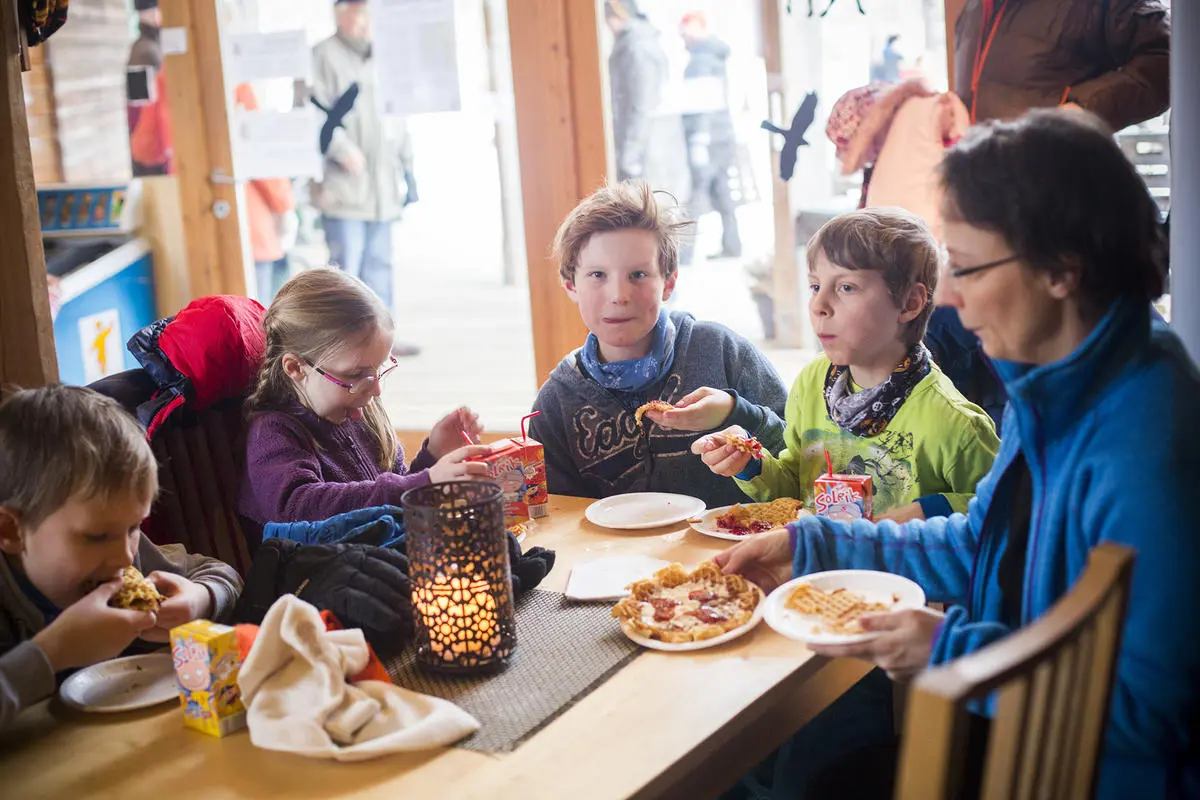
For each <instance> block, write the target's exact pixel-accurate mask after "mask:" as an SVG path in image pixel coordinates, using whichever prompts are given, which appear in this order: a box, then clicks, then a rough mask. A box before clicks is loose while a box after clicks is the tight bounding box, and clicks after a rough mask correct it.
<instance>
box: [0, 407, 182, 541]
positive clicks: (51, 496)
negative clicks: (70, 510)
mask: <svg viewBox="0 0 1200 800" xmlns="http://www.w3.org/2000/svg"><path fill="white" fill-rule="evenodd" d="M133 492H136V493H137V496H138V497H141V498H146V499H153V497H154V496H155V495H156V494H158V465H157V464H156V463H155V460H154V453H153V452H152V451H151V450H150V445H149V444H147V443H146V434H145V431H143V430H142V429H141V428H140V427H139V426H138V424H137V422H136V421H135V420H134V419H133V417H132V416H131V415H130V414H129V413H128V412H126V411H125V409H123V408H121V406H120V405H119V404H118V403H117V402H116V401H115V400H113V399H112V398H109V397H105V396H104V395H102V394H98V393H97V392H94V391H92V390H91V389H85V388H84V387H82V386H63V385H61V384H51V385H50V386H43V387H42V388H40V389H26V390H24V391H18V392H16V393H14V394H12V395H11V396H10V397H9V398H8V399H7V400H5V401H4V403H3V404H0V506H3V507H5V508H7V509H9V510H10V511H12V512H14V513H15V514H17V515H18V517H19V519H20V522H21V525H22V526H24V527H27V528H30V529H32V528H36V527H38V526H39V525H41V524H42V523H43V522H44V521H45V520H46V518H47V517H49V516H50V515H51V514H53V513H54V512H56V511H58V510H59V509H60V508H62V507H63V506H64V505H66V504H67V502H68V501H69V500H71V499H72V498H74V497H78V498H81V499H84V500H89V499H91V498H93V497H99V498H101V499H102V500H106V501H107V500H109V499H111V498H116V497H121V496H123V495H126V494H128V493H133Z"/></svg>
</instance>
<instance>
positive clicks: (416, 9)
mask: <svg viewBox="0 0 1200 800" xmlns="http://www.w3.org/2000/svg"><path fill="white" fill-rule="evenodd" d="M370 10H371V31H372V34H371V40H372V50H373V52H374V54H375V59H374V60H375V76H376V81H377V83H378V86H379V89H378V92H379V98H380V100H379V102H380V111H382V112H383V113H384V115H393V114H395V115H400V116H407V115H409V114H427V113H431V112H436V111H458V110H460V108H461V98H460V96H459V91H458V60H457V52H456V50H455V46H456V45H455V38H454V0H370Z"/></svg>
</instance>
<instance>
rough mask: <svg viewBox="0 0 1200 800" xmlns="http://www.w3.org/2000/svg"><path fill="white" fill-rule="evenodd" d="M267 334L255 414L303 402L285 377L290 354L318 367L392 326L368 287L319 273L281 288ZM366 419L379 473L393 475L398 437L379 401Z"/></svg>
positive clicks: (252, 403)
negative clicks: (285, 359) (380, 471)
mask: <svg viewBox="0 0 1200 800" xmlns="http://www.w3.org/2000/svg"><path fill="white" fill-rule="evenodd" d="M263 328H264V329H265V330H266V334H267V348H266V352H265V353H264V355H263V363H262V367H261V368H260V369H259V372H258V384H257V386H256V387H255V389H254V393H253V394H251V395H250V398H249V400H247V407H248V408H249V409H250V410H251V411H252V412H254V411H274V410H278V409H281V408H284V407H286V406H288V405H290V404H291V402H292V401H293V400H296V399H299V400H300V402H304V398H303V397H302V396H301V395H300V393H299V391H298V390H297V389H296V386H295V385H294V384H293V383H292V380H291V378H289V377H288V376H287V374H286V373H285V372H284V371H283V357H284V356H285V355H287V354H288V353H291V354H292V355H294V356H297V357H298V358H305V359H308V360H309V361H311V362H312V363H314V364H320V363H322V362H323V361H326V360H328V359H329V357H330V356H332V355H334V354H336V353H337V352H338V351H339V350H341V349H342V348H343V347H346V346H348V345H355V344H358V343H360V342H362V341H364V340H365V339H367V338H368V337H370V336H371V335H372V334H374V333H375V332H376V331H387V332H388V333H391V331H392V330H393V328H394V325H393V322H392V315H391V313H389V312H388V310H387V307H386V306H384V304H383V302H382V301H380V299H379V298H378V297H377V296H376V295H375V293H374V292H372V291H371V290H370V289H369V288H367V285H366V284H365V283H363V282H362V281H360V280H359V279H358V278H355V277H353V276H350V275H347V274H346V273H344V272H342V271H341V270H337V269H327V268H321V269H311V270H307V271H305V272H301V273H300V274H299V275H297V276H295V277H294V278H292V279H291V280H289V281H288V282H287V283H285V284H284V285H283V286H282V287H280V289H279V293H278V294H276V295H275V299H274V300H273V301H272V302H271V306H270V308H268V309H267V315H266V317H265V318H264V319H263ZM363 415H364V420H365V422H366V424H367V428H368V429H369V430H370V431H371V433H372V434H373V435H374V437H375V441H376V443H377V444H378V445H379V448H378V449H379V452H378V454H377V455H378V458H379V462H378V463H379V468H380V469H382V470H391V469H394V468H395V466H396V434H395V432H394V431H393V430H392V423H391V421H390V420H389V419H388V415H387V411H385V410H384V408H383V403H382V402H381V401H380V399H379V398H378V397H375V398H372V399H371V402H370V403H368V404H367V406H366V408H364V409H363Z"/></svg>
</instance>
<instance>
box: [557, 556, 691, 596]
mask: <svg viewBox="0 0 1200 800" xmlns="http://www.w3.org/2000/svg"><path fill="white" fill-rule="evenodd" d="M670 564H671V562H670V561H663V560H662V559H661V558H651V557H650V556H610V557H608V558H593V559H591V560H588V561H579V562H577V563H576V564H575V566H573V567H571V577H570V578H568V579H567V593H566V595H567V599H568V600H580V601H584V602H586V601H593V600H620V599H621V598H622V597H624V596H625V595H627V594H629V584H631V583H633V582H634V581H640V580H642V579H643V578H649V577H650V576H651V575H653V574H654V573H656V572H658V571H659V570H660V569H662V568H663V567H667V566H670Z"/></svg>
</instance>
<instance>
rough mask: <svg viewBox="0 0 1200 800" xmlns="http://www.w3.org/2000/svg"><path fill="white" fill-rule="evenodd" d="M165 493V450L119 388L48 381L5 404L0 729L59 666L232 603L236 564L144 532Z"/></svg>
mask: <svg viewBox="0 0 1200 800" xmlns="http://www.w3.org/2000/svg"><path fill="white" fill-rule="evenodd" d="M157 492H158V469H157V465H156V463H155V461H154V454H153V453H152V452H151V451H150V446H149V445H148V444H146V440H145V438H144V437H143V434H142V431H141V429H140V428H138V425H137V423H136V422H135V421H134V420H133V418H132V417H130V416H129V415H128V414H126V413H125V411H124V410H122V409H121V407H120V406H119V405H117V403H115V402H114V401H112V400H110V399H108V398H106V397H102V396H101V395H99V394H96V393H95V392H93V391H91V390H89V389H84V388H80V387H74V386H48V387H45V388H42V389H31V390H28V391H22V392H17V393H15V394H13V395H12V396H10V397H9V398H8V399H7V400H5V401H4V403H3V404H2V405H0V729H3V728H5V727H7V726H8V724H9V723H11V721H12V720H13V718H14V717H15V716H16V715H17V714H18V713H19V712H20V711H21V710H22V709H23V708H25V707H27V706H29V705H31V704H33V703H35V702H37V701H38V700H41V699H42V698H43V697H46V696H48V695H50V694H52V693H53V692H54V689H55V683H56V675H57V674H58V673H61V672H62V671H64V670H68V669H71V668H75V667H84V666H87V665H89V664H93V663H95V662H97V661H103V660H104V659H107V658H112V657H114V656H117V655H119V654H120V653H121V652H122V651H123V650H124V649H125V648H126V647H128V646H129V645H130V644H131V643H132V642H133V641H134V640H135V639H136V638H138V637H139V636H140V637H142V638H143V639H146V640H150V641H161V642H165V641H166V640H167V634H168V631H169V630H170V629H171V628H173V627H175V626H177V625H181V624H183V623H185V622H189V621H191V620H193V619H196V618H199V617H206V618H210V619H221V618H223V617H225V616H226V615H227V614H228V613H229V612H231V611H232V609H233V605H234V602H235V601H236V600H237V596H238V593H239V592H240V591H241V586H242V583H241V580H240V579H239V578H238V576H237V573H236V572H234V570H233V568H232V567H229V566H228V565H226V564H223V563H222V562H220V561H217V560H216V559H213V558H207V557H205V556H195V555H188V554H187V553H185V552H184V551H183V548H182V546H180V545H168V546H165V547H161V548H160V547H157V546H155V545H154V544H153V543H152V542H151V541H150V540H149V539H146V538H145V537H143V536H142V534H141V531H140V530H139V529H138V528H139V526H140V524H141V522H142V520H143V519H144V518H145V517H146V516H147V514H149V512H150V505H151V503H152V502H153V500H154V496H155V494H157ZM142 572H145V573H146V574H147V576H146V578H142V575H141V573H142ZM117 606H121V607H117Z"/></svg>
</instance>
